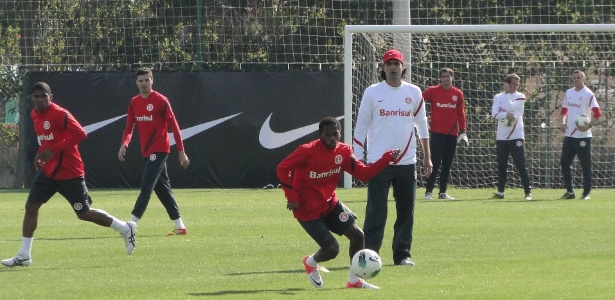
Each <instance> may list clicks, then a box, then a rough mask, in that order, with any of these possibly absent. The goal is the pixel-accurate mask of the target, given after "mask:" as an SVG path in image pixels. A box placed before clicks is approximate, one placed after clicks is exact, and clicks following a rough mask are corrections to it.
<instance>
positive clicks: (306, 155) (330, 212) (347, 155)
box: [277, 117, 399, 289]
mask: <svg viewBox="0 0 615 300" xmlns="http://www.w3.org/2000/svg"><path fill="white" fill-rule="evenodd" d="M318 132H319V133H320V138H319V139H317V140H314V141H312V142H310V143H307V144H303V145H301V146H299V147H298V148H297V149H296V150H295V151H293V152H292V153H291V154H290V155H289V156H288V157H286V158H285V159H284V160H282V162H280V164H279V165H278V168H277V175H278V178H279V179H280V182H281V185H282V189H283V190H284V195H285V196H286V199H287V203H286V207H287V208H288V209H289V210H291V211H292V212H293V215H294V217H295V218H296V219H297V221H298V222H299V224H301V227H303V229H304V230H305V231H306V232H307V233H308V234H309V235H310V236H311V237H312V238H313V239H314V240H315V241H316V243H317V244H318V245H319V246H320V249H318V251H316V253H315V254H313V255H309V256H306V257H305V258H304V259H303V265H304V267H305V270H306V272H307V277H308V280H309V281H310V283H311V284H312V285H313V286H314V287H315V288H322V287H323V281H322V278H321V276H320V272H319V269H318V263H321V262H325V261H328V260H331V259H334V258H335V257H337V255H338V254H339V252H340V249H339V248H340V246H339V244H338V242H337V240H336V239H335V237H334V236H333V235H332V234H331V232H333V233H335V234H337V235H340V236H341V235H344V236H346V237H347V238H348V240H349V241H350V245H349V255H350V259H349V264H350V260H351V259H352V257H353V256H354V254H355V253H356V252H358V251H359V250H361V249H363V248H364V236H363V231H362V230H361V229H360V228H359V227H357V225H356V223H355V219H356V216H355V215H354V213H353V212H352V211H351V210H350V209H349V208H348V207H346V206H345V205H344V204H342V203H341V202H340V201H339V200H338V198H337V196H336V194H335V188H336V187H337V184H338V183H339V181H340V177H341V176H342V172H343V171H346V172H348V173H350V174H352V175H353V176H355V177H357V178H359V179H360V180H369V179H370V178H371V177H373V176H374V175H376V174H377V173H378V172H380V171H382V170H383V169H384V168H385V167H387V166H388V165H389V163H391V162H394V161H395V160H396V159H397V157H398V156H399V150H389V151H387V152H385V153H384V155H382V157H381V158H380V159H379V160H378V161H376V162H375V163H373V164H371V165H370V166H365V165H364V164H363V163H361V162H360V161H358V160H356V159H355V157H354V154H353V152H352V149H351V148H350V146H349V145H347V144H344V143H341V142H340V137H341V125H340V122H339V121H338V120H337V119H335V118H333V117H326V118H324V119H323V120H322V121H320V124H319V125H318ZM346 287H347V288H366V289H379V287H377V286H375V285H372V284H369V283H367V282H365V281H364V280H363V279H361V278H359V277H358V276H357V275H355V274H353V273H352V272H350V271H349V272H348V283H347V284H346Z"/></svg>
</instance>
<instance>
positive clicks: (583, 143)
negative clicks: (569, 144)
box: [579, 141, 587, 147]
mask: <svg viewBox="0 0 615 300" xmlns="http://www.w3.org/2000/svg"><path fill="white" fill-rule="evenodd" d="M579 146H581V147H585V146H587V142H585V141H581V142H580V143H579Z"/></svg>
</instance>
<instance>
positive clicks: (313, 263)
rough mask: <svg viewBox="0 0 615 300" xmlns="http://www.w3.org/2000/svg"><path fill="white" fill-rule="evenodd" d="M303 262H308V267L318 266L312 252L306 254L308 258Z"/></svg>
mask: <svg viewBox="0 0 615 300" xmlns="http://www.w3.org/2000/svg"><path fill="white" fill-rule="evenodd" d="M305 263H306V264H308V266H310V267H316V266H318V262H317V261H315V260H314V254H312V255H310V256H308V258H307V259H306V260H305Z"/></svg>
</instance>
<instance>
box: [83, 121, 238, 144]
mask: <svg viewBox="0 0 615 300" xmlns="http://www.w3.org/2000/svg"><path fill="white" fill-rule="evenodd" d="M240 114H242V113H238V114H234V115H231V116H228V117H224V118H220V119H217V120H214V121H210V122H207V123H203V124H200V125H196V126H193V127H190V128H186V129H183V130H182V131H181V133H182V139H183V140H186V139H187V138H189V137H192V136H193V135H196V134H199V133H201V132H203V131H205V130H207V129H210V128H212V127H214V126H216V125H218V124H220V123H222V122H224V121H226V120H228V119H231V118H234V117H236V116H238V115H240ZM125 116H126V115H121V116H118V117H115V118H111V119H107V120H104V121H100V122H96V123H94V124H90V125H87V126H84V127H83V130H85V132H86V133H87V134H90V133H92V132H94V131H96V130H98V129H101V128H103V127H105V126H107V125H109V124H111V123H113V122H115V121H117V120H119V119H121V118H123V117H125ZM169 140H170V142H171V146H173V145H175V139H173V133H169Z"/></svg>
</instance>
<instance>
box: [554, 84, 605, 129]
mask: <svg viewBox="0 0 615 300" xmlns="http://www.w3.org/2000/svg"><path fill="white" fill-rule="evenodd" d="M594 107H599V106H598V102H597V101H596V97H595V96H594V93H593V92H592V91H591V90H590V89H589V88H588V87H586V86H584V87H583V88H582V89H581V90H580V91H576V90H575V89H574V88H571V89H569V90H567V91H566V95H565V96H564V101H563V103H562V108H566V109H568V121H567V126H568V127H567V128H566V134H565V136H569V137H573V138H586V137H592V130H591V129H589V130H587V131H580V130H578V129H577V126H576V125H575V124H574V119H575V118H576V117H577V116H578V115H581V114H584V115H586V116H588V117H590V118H591V116H592V108H594Z"/></svg>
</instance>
